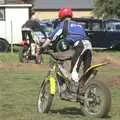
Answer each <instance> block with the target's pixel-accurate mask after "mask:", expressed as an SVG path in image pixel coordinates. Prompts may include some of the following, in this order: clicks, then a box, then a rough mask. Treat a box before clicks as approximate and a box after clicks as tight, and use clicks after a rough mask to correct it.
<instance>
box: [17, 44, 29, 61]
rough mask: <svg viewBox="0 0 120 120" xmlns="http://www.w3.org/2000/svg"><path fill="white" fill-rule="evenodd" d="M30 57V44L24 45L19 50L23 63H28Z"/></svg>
mask: <svg viewBox="0 0 120 120" xmlns="http://www.w3.org/2000/svg"><path fill="white" fill-rule="evenodd" d="M29 59H30V50H29V47H28V46H22V47H21V48H20V50H19V60H20V62H21V63H27V62H28V60H29Z"/></svg>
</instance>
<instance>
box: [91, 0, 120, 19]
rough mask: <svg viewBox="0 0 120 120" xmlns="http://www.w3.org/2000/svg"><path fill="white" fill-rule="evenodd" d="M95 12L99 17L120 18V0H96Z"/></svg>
mask: <svg viewBox="0 0 120 120" xmlns="http://www.w3.org/2000/svg"><path fill="white" fill-rule="evenodd" d="M93 13H94V14H95V15H96V16H97V17H103V18H119V17H120V0H94V9H93Z"/></svg>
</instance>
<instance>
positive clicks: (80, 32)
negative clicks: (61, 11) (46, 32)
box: [50, 21, 86, 45]
mask: <svg viewBox="0 0 120 120" xmlns="http://www.w3.org/2000/svg"><path fill="white" fill-rule="evenodd" d="M64 23H65V22H64V21H62V22H61V23H60V24H59V25H58V26H57V27H56V29H55V30H54V31H53V33H52V34H51V35H50V39H52V41H55V40H56V38H57V37H59V36H60V35H61V34H63V29H64ZM85 37H86V33H85V30H84V28H83V27H82V25H81V24H80V23H78V22H75V21H68V25H67V34H66V36H65V38H64V40H65V41H67V42H68V43H69V44H71V45H74V43H75V42H76V41H81V40H83V39H84V38H85Z"/></svg>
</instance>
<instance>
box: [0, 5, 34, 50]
mask: <svg viewBox="0 0 120 120" xmlns="http://www.w3.org/2000/svg"><path fill="white" fill-rule="evenodd" d="M31 7H32V5H31V4H1V5H0V52H6V51H7V50H8V47H9V45H11V44H12V45H14V44H19V43H20V42H21V41H22V35H21V27H22V25H23V24H24V23H25V22H26V21H27V20H28V19H29V11H30V8H31Z"/></svg>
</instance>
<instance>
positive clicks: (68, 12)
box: [59, 8, 73, 19]
mask: <svg viewBox="0 0 120 120" xmlns="http://www.w3.org/2000/svg"><path fill="white" fill-rule="evenodd" d="M72 16H73V13H72V9H71V8H60V9H59V18H60V19H63V18H65V17H72Z"/></svg>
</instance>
